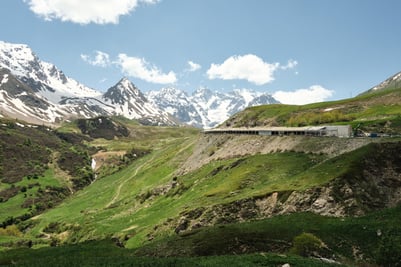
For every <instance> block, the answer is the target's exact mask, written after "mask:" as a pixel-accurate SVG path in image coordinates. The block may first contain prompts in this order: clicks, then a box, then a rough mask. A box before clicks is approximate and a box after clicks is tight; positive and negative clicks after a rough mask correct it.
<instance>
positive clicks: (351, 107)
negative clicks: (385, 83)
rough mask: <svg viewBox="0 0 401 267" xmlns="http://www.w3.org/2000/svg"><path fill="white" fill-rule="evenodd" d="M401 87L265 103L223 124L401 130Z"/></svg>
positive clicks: (388, 131) (391, 132)
mask: <svg viewBox="0 0 401 267" xmlns="http://www.w3.org/2000/svg"><path fill="white" fill-rule="evenodd" d="M400 114H401V89H388V90H382V91H376V92H371V93H368V94H363V95H360V96H357V97H354V98H350V99H345V100H339V101H332V102H322V103H315V104H309V105H303V106H295V105H282V104H276V105H266V106H257V107H251V108H247V109H246V110H245V111H243V112H240V113H238V114H236V115H234V116H233V117H232V118H230V119H229V120H227V121H226V122H225V123H224V124H223V125H222V126H223V127H224V126H225V127H240V126H247V127H255V126H265V125H268V126H306V125H321V124H350V125H352V126H353V128H354V129H356V128H358V129H359V130H361V131H366V132H377V133H386V134H400V133H401V116H400Z"/></svg>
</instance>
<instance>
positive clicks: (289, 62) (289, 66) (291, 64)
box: [280, 59, 298, 70]
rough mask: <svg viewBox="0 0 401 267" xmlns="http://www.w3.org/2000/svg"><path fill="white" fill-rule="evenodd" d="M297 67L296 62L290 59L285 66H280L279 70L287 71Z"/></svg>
mask: <svg viewBox="0 0 401 267" xmlns="http://www.w3.org/2000/svg"><path fill="white" fill-rule="evenodd" d="M297 65H298V61H296V60H293V59H290V60H288V62H287V65H284V66H281V67H280V68H281V69H282V70H288V69H293V68H295V67H296V66H297Z"/></svg>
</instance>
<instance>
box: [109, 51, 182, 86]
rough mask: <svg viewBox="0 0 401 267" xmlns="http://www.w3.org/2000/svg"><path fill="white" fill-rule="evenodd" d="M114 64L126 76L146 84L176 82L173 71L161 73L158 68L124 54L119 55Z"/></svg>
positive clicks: (143, 60) (141, 59)
mask: <svg viewBox="0 0 401 267" xmlns="http://www.w3.org/2000/svg"><path fill="white" fill-rule="evenodd" d="M115 64H117V65H119V66H120V67H121V69H122V71H123V72H124V73H125V74H126V75H129V76H131V77H135V78H139V79H142V80H144V81H147V82H151V83H158V84H171V83H175V82H176V81H177V77H176V74H175V73H174V72H173V71H170V72H168V73H162V71H161V70H160V69H159V68H157V67H156V66H152V65H151V64H149V63H148V62H146V60H145V59H143V58H137V57H129V56H127V55H126V54H119V55H118V60H117V62H115Z"/></svg>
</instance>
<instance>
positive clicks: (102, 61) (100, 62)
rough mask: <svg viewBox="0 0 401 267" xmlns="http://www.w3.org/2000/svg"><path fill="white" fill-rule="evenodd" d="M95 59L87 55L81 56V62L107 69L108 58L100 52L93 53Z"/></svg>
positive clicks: (107, 55)
mask: <svg viewBox="0 0 401 267" xmlns="http://www.w3.org/2000/svg"><path fill="white" fill-rule="evenodd" d="M95 54H96V55H95V57H94V58H91V57H90V56H89V55H85V54H81V58H82V60H83V61H85V62H87V63H89V64H91V65H93V66H97V67H103V68H105V67H107V66H109V65H110V56H109V54H107V53H104V52H102V51H95Z"/></svg>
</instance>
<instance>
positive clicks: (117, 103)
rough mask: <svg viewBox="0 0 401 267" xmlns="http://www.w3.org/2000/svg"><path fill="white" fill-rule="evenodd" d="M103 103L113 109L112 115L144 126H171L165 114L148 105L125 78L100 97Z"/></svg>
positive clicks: (138, 91)
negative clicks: (141, 123) (120, 116)
mask: <svg viewBox="0 0 401 267" xmlns="http://www.w3.org/2000/svg"><path fill="white" fill-rule="evenodd" d="M102 100H103V102H104V103H106V104H108V105H109V106H113V107H115V109H114V113H116V114H119V115H122V116H124V117H126V118H129V119H136V120H139V121H142V122H145V123H146V124H152V125H154V124H171V123H172V121H171V119H170V118H168V115H167V113H166V112H162V111H161V110H160V109H158V108H157V107H156V106H154V105H153V104H152V103H150V102H149V101H148V100H147V99H146V97H145V96H144V94H142V92H141V91H140V90H139V89H138V88H137V87H136V86H135V85H134V84H133V83H132V82H131V81H130V80H128V79H127V78H123V79H121V80H120V81H119V82H118V83H117V84H116V85H114V86H113V87H111V88H109V89H108V90H107V92H106V93H105V94H104V95H103V96H102Z"/></svg>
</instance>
